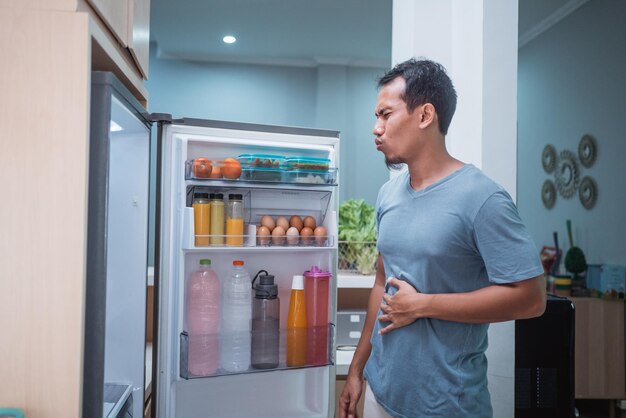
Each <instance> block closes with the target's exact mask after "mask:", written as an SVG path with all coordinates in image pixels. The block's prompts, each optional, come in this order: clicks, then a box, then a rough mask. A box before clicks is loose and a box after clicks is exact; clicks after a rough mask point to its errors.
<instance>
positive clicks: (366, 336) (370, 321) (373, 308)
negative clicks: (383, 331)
mask: <svg viewBox="0 0 626 418" xmlns="http://www.w3.org/2000/svg"><path fill="white" fill-rule="evenodd" d="M384 293H385V267H384V266H383V258H382V257H381V256H380V254H379V255H378V261H377V262H376V279H375V281H374V286H373V287H372V291H371V292H370V297H369V301H368V304H367V313H366V315H365V323H364V324H363V330H362V331H361V338H360V339H359V343H358V345H357V347H356V350H355V352H354V356H353V357H352V362H351V363H350V368H349V369H348V377H347V378H346V385H345V386H344V389H343V391H342V392H341V398H340V403H339V408H340V411H339V416H340V418H346V417H356V404H357V402H358V401H359V398H360V397H361V395H362V394H361V390H362V389H361V388H362V384H363V369H364V368H365V363H367V359H368V358H369V356H370V352H371V351H372V344H371V343H370V339H371V337H372V331H373V330H374V324H375V323H376V315H377V314H378V308H379V307H380V302H381V301H382V297H383V294H384Z"/></svg>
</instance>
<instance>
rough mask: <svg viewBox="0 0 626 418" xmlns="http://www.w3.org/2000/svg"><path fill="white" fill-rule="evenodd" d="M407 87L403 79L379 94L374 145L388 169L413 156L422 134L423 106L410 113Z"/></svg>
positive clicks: (397, 80)
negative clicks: (405, 94) (407, 104)
mask: <svg viewBox="0 0 626 418" xmlns="http://www.w3.org/2000/svg"><path fill="white" fill-rule="evenodd" d="M405 87H406V82H405V81H404V79H403V78H402V77H397V78H396V79H394V80H393V81H392V82H391V83H389V84H386V85H385V86H383V87H382V88H381V89H380V91H379V92H378V99H377V101H376V108H375V111H374V114H375V115H376V123H375V124H374V130H373V133H374V136H375V139H374V142H375V144H376V149H377V150H378V151H380V152H382V153H383V154H384V155H385V162H386V163H387V165H390V164H400V163H406V162H407V160H408V159H409V158H410V157H411V156H412V155H413V153H414V149H415V145H416V136H417V135H419V132H420V127H419V124H420V120H419V113H420V112H421V107H422V106H418V107H417V108H415V109H414V110H413V112H411V113H409V112H408V110H407V107H406V102H405V101H404V100H402V95H403V94H404V89H405Z"/></svg>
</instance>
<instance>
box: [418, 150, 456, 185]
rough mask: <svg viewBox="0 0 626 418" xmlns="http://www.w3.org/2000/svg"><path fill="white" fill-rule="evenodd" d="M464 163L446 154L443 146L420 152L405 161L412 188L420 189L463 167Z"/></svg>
mask: <svg viewBox="0 0 626 418" xmlns="http://www.w3.org/2000/svg"><path fill="white" fill-rule="evenodd" d="M463 165H464V163H463V162H461V161H459V160H457V159H456V158H454V157H452V156H451V155H450V154H448V151H447V150H446V148H445V147H442V148H439V149H436V150H431V151H429V152H427V153H422V154H421V155H420V156H419V157H418V158H416V159H415V160H413V161H410V162H408V163H407V166H408V169H409V175H410V181H411V188H413V190H421V189H424V188H426V187H428V186H430V185H431V184H433V183H436V182H437V181H439V180H441V179H442V178H444V177H446V176H448V175H450V174H452V173H454V172H455V171H457V170H458V169H459V168H461V167H463Z"/></svg>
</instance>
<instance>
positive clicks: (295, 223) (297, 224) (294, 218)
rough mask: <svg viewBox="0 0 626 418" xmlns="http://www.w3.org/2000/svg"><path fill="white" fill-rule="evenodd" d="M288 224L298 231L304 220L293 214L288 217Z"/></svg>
mask: <svg viewBox="0 0 626 418" xmlns="http://www.w3.org/2000/svg"><path fill="white" fill-rule="evenodd" d="M289 225H291V226H293V227H294V228H297V229H298V232H300V231H301V230H302V227H304V222H302V218H301V217H299V216H298V215H293V216H292V217H291V219H289Z"/></svg>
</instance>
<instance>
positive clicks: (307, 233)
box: [300, 226, 313, 245]
mask: <svg viewBox="0 0 626 418" xmlns="http://www.w3.org/2000/svg"><path fill="white" fill-rule="evenodd" d="M300 238H301V239H302V242H303V243H304V244H305V245H311V241H312V240H313V230H312V229H311V228H309V227H308V226H305V227H304V228H302V230H301V231H300Z"/></svg>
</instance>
